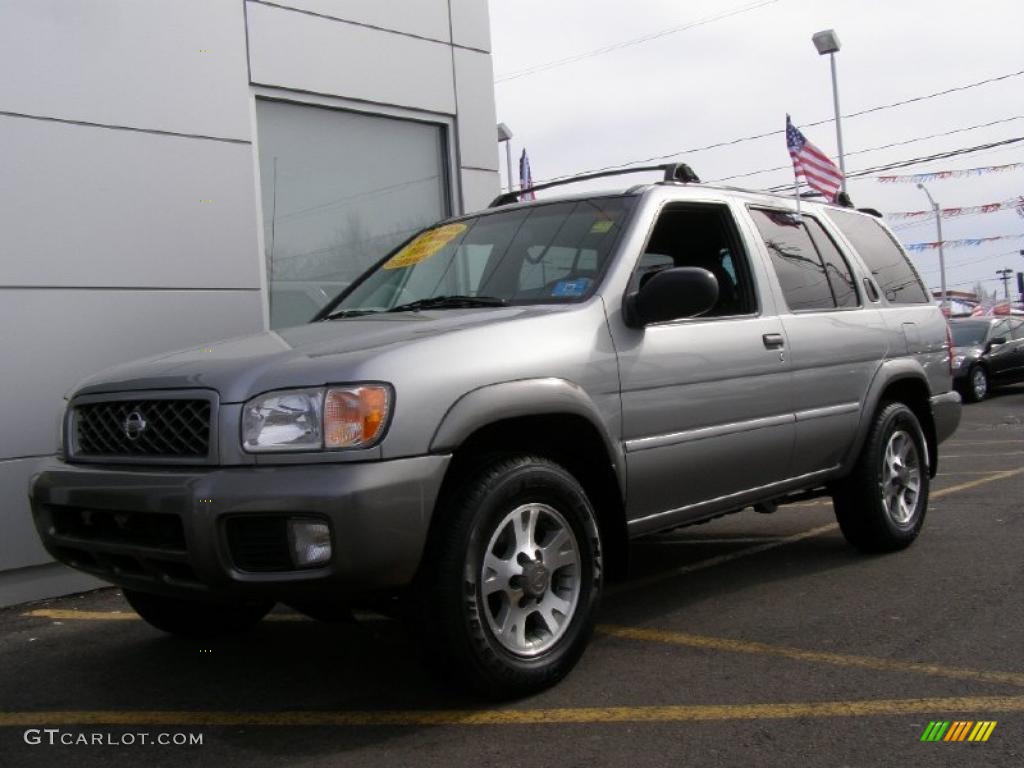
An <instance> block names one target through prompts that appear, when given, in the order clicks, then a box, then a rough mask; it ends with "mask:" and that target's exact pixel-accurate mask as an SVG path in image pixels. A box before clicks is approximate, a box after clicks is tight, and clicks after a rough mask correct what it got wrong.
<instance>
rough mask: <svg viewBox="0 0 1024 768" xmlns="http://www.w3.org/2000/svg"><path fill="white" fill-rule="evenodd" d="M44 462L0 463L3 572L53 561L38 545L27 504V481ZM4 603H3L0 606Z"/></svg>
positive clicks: (37, 460) (0, 560) (30, 460)
mask: <svg viewBox="0 0 1024 768" xmlns="http://www.w3.org/2000/svg"><path fill="white" fill-rule="evenodd" d="M43 461H45V460H44V459H39V458H32V459H19V460H17V461H0V494H2V496H0V498H2V499H3V500H4V503H3V504H0V532H2V535H0V571H6V570H8V569H10V568H24V567H26V566H29V565H39V564H40V563H45V562H48V561H50V560H51V558H50V556H49V555H48V554H46V550H45V549H43V545H42V544H41V543H40V542H39V536H38V534H37V533H36V529H35V525H34V524H33V523H32V512H31V510H30V509H29V505H28V482H29V479H30V478H31V477H32V475H34V474H35V473H36V472H38V471H39V467H40V465H41V464H42V463H43ZM2 604H3V603H2V602H0V605H2Z"/></svg>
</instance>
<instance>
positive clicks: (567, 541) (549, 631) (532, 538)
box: [480, 503, 581, 657]
mask: <svg viewBox="0 0 1024 768" xmlns="http://www.w3.org/2000/svg"><path fill="white" fill-rule="evenodd" d="M580 568H581V557H580V550H579V545H578V544H577V541H576V535H575V534H574V533H573V530H572V527H571V526H570V525H569V522H568V521H567V520H566V519H565V517H563V516H562V514H561V513H560V512H558V510H556V509H554V508H553V507H550V506H548V505H547V504H537V503H533V504H523V505H521V506H518V507H516V508H515V509H514V510H512V511H511V512H509V513H508V514H507V515H506V516H505V517H504V518H503V519H502V521H501V522H500V523H499V524H498V526H497V527H496V528H495V531H494V534H493V535H492V536H491V540H490V542H489V543H488V544H487V550H486V551H485V552H484V558H483V563H482V564H481V569H480V589H481V594H482V598H483V609H484V613H485V615H486V617H487V623H488V625H489V626H490V629H491V632H492V633H493V634H494V637H495V639H496V640H497V641H498V642H499V643H500V644H501V645H502V646H503V647H504V648H505V649H506V650H508V651H510V652H512V653H514V654H516V655H518V656H527V657H530V656H537V655H538V654H541V653H543V652H544V651H546V650H547V649H549V648H551V647H552V646H553V645H554V644H555V643H557V642H558V640H559V638H561V637H562V635H563V634H565V631H566V630H567V629H568V628H569V624H570V623H571V621H572V617H573V615H574V613H575V611H576V604H577V602H578V601H579V596H580V585H581V571H580Z"/></svg>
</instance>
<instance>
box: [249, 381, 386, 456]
mask: <svg viewBox="0 0 1024 768" xmlns="http://www.w3.org/2000/svg"><path fill="white" fill-rule="evenodd" d="M391 400H392V398H391V389H390V388H389V387H387V386H385V385H381V384H360V385H356V386H351V387H319V388H316V389H291V390H282V391H279V392H268V393H266V394H264V395H260V396H259V397H255V398H253V399H252V400H250V401H249V402H247V403H246V404H245V407H244V409H243V411H242V447H243V448H244V449H245V450H246V451H249V452H250V453H261V452H268V451H275V452H276V451H316V450H322V449H324V448H327V449H335V448H366V447H368V446H370V445H373V444H374V443H376V442H377V441H378V440H379V439H380V437H381V436H382V434H383V432H384V427H385V425H386V424H387V421H388V415H389V413H390V410H391Z"/></svg>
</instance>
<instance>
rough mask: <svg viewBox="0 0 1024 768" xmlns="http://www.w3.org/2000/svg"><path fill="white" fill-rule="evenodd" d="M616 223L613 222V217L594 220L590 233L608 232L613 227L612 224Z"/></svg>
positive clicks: (600, 233) (601, 233)
mask: <svg viewBox="0 0 1024 768" xmlns="http://www.w3.org/2000/svg"><path fill="white" fill-rule="evenodd" d="M614 223H615V222H613V221H612V220H611V219H598V220H597V221H595V222H594V226H592V227H591V228H590V234H592V235H603V234H604V233H605V232H608V231H609V230H610V229H611V228H612V224H614Z"/></svg>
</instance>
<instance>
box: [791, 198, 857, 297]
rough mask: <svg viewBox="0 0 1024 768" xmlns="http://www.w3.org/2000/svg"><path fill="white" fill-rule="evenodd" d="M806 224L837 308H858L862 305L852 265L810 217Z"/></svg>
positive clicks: (806, 219) (819, 225) (805, 219)
mask: <svg viewBox="0 0 1024 768" xmlns="http://www.w3.org/2000/svg"><path fill="white" fill-rule="evenodd" d="M804 224H805V225H807V231H808V232H810V234H811V240H813V241H814V245H815V246H816V247H817V249H818V253H819V254H820V255H821V260H822V263H824V265H825V275H826V276H827V277H828V284H829V286H830V287H831V288H832V295H833V296H835V299H836V306H839V307H856V306H859V305H860V302H859V301H858V300H857V287H856V283H855V281H854V279H853V272H852V271H851V270H850V265H849V264H847V263H846V259H844V258H843V254H841V253H840V252H839V249H838V248H837V247H836V244H835V243H834V242H832V238H831V237H829V234H828V232H826V231H825V229H824V227H822V226H821V224H819V223H818V221H817V220H816V219H813V218H811V217H810V216H805V217H804Z"/></svg>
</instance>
